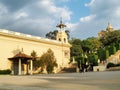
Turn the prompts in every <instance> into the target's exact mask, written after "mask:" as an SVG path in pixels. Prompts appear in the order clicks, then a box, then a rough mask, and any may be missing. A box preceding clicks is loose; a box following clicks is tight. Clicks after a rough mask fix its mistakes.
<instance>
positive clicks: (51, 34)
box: [46, 30, 58, 40]
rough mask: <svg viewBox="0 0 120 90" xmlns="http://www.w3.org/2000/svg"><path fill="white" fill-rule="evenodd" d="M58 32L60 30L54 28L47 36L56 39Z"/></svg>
mask: <svg viewBox="0 0 120 90" xmlns="http://www.w3.org/2000/svg"><path fill="white" fill-rule="evenodd" d="M57 33H58V30H54V31H53V32H52V31H50V32H48V33H47V34H46V38H49V39H54V40H55V39H56V35H57Z"/></svg>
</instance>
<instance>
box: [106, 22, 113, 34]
mask: <svg viewBox="0 0 120 90" xmlns="http://www.w3.org/2000/svg"><path fill="white" fill-rule="evenodd" d="M106 31H107V32H111V31H113V26H112V25H110V23H108V26H107V28H106Z"/></svg>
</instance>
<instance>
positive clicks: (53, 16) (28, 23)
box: [0, 0, 72, 37]
mask: <svg viewBox="0 0 120 90" xmlns="http://www.w3.org/2000/svg"><path fill="white" fill-rule="evenodd" d="M7 1H8V2H7ZM7 1H5V0H2V1H0V3H1V4H0V28H4V29H9V30H13V31H18V32H22V33H28V34H33V35H40V36H42V37H44V36H45V34H46V33H47V32H49V31H53V30H55V26H56V23H58V22H59V20H60V17H62V18H63V19H64V20H66V21H69V20H70V17H71V13H72V12H71V11H70V10H69V9H68V8H67V7H60V6H57V5H56V2H57V1H56V0H27V1H26V0H24V1H25V4H24V3H23V1H22V0H19V1H18V2H17V5H18V6H16V5H15V3H16V2H14V0H12V3H11V2H10V1H9V0H7ZM63 2H65V1H64V0H63ZM66 2H67V1H66ZM13 3H14V4H13ZM16 7H17V8H16Z"/></svg>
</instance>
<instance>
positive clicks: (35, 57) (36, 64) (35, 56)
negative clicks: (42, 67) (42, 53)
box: [31, 50, 39, 70]
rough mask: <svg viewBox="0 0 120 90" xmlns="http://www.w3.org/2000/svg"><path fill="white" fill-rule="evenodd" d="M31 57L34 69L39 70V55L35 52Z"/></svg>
mask: <svg viewBox="0 0 120 90" xmlns="http://www.w3.org/2000/svg"><path fill="white" fill-rule="evenodd" d="M31 56H32V59H33V69H35V70H36V69H37V68H38V67H39V61H38V60H37V53H36V52H35V51H34V50H33V51H32V52H31Z"/></svg>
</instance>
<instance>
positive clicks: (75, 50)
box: [70, 38, 83, 61]
mask: <svg viewBox="0 0 120 90" xmlns="http://www.w3.org/2000/svg"><path fill="white" fill-rule="evenodd" d="M81 43H82V41H81V40H80V39H75V38H72V40H70V44H71V45H72V48H71V57H74V58H75V60H77V61H78V60H80V57H81V55H82V53H83V50H82V47H81Z"/></svg>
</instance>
